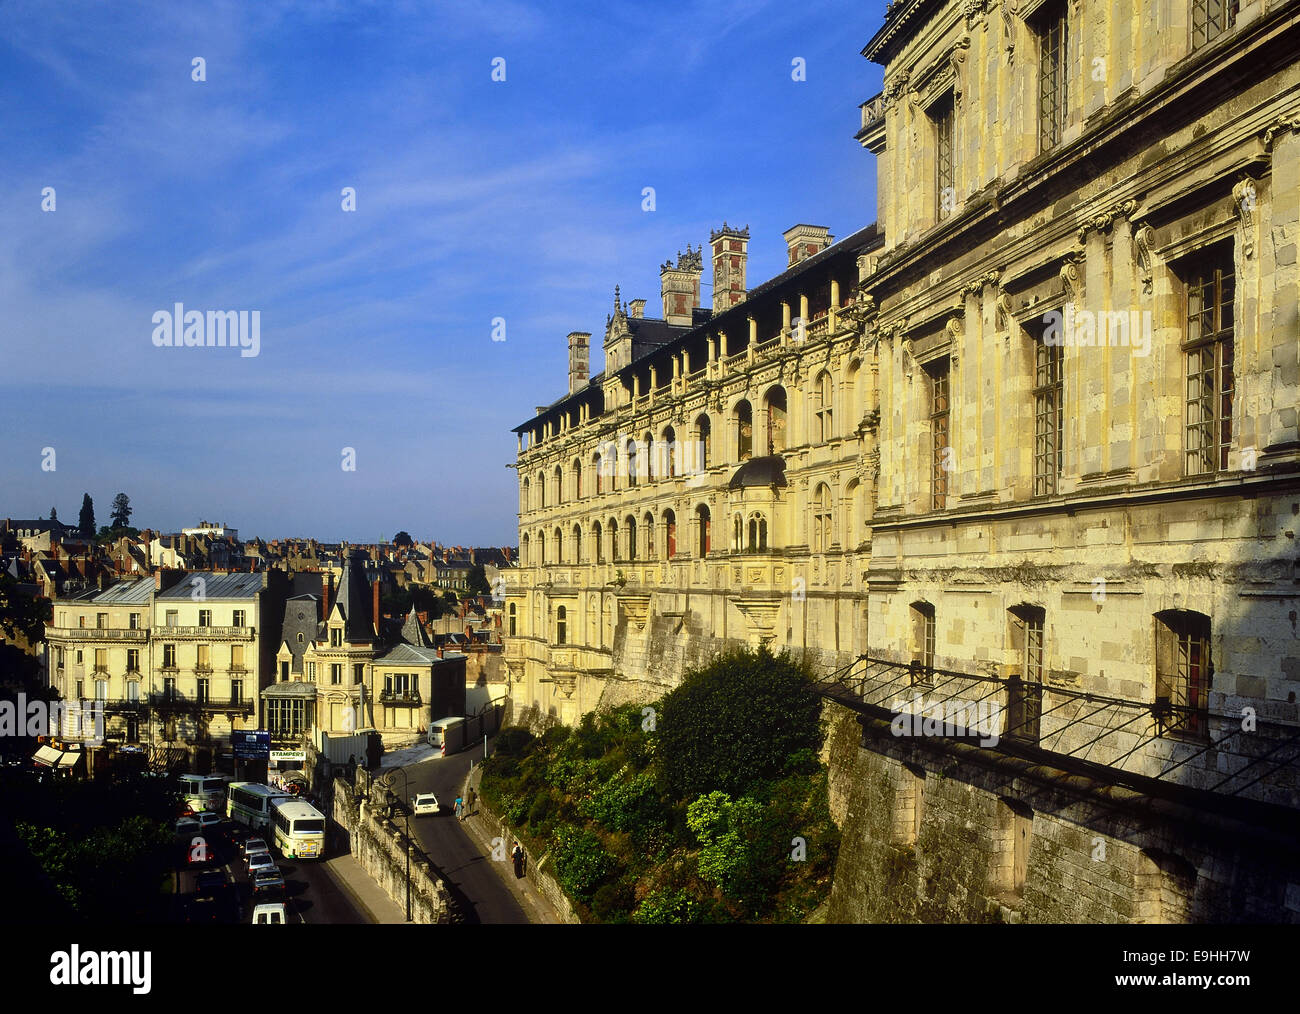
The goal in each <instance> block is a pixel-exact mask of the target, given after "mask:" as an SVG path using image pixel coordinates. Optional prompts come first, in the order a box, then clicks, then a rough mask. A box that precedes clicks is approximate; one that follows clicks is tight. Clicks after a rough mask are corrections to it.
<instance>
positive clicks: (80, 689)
mask: <svg viewBox="0 0 1300 1014" xmlns="http://www.w3.org/2000/svg"><path fill="white" fill-rule="evenodd" d="M85 696H86V681H85V680H77V700H79V701H80V700H82V699H83V698H84V697H85Z"/></svg>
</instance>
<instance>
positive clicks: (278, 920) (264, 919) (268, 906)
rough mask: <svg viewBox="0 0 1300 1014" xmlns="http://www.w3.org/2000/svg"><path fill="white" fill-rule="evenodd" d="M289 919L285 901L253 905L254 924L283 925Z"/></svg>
mask: <svg viewBox="0 0 1300 1014" xmlns="http://www.w3.org/2000/svg"><path fill="white" fill-rule="evenodd" d="M288 921H289V914H288V912H286V911H285V907H284V902H283V901H272V902H265V903H259V904H257V905H254V906H253V925H254V926H282V925H284V924H285V923H287V922H288Z"/></svg>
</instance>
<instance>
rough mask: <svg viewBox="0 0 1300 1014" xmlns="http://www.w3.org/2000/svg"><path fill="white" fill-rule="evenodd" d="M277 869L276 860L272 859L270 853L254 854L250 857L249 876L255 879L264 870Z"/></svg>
mask: <svg viewBox="0 0 1300 1014" xmlns="http://www.w3.org/2000/svg"><path fill="white" fill-rule="evenodd" d="M275 868H276V867H275V860H274V859H272V858H271V853H270V852H254V853H253V854H252V855H250V856H249V857H248V875H249V876H250V877H252V878H254V879H256V877H257V874H258V873H259V872H261V871H262V870H273V869H275Z"/></svg>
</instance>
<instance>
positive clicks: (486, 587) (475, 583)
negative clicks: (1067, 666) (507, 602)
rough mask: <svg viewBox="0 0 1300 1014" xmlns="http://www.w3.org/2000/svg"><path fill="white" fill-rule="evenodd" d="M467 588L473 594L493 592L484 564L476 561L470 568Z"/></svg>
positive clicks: (489, 593)
mask: <svg viewBox="0 0 1300 1014" xmlns="http://www.w3.org/2000/svg"><path fill="white" fill-rule="evenodd" d="M466 588H467V589H468V591H469V593H470V594H471V595H491V594H492V586H491V585H490V584H488V579H487V572H486V571H484V569H483V564H481V563H476V564H474V566H473V567H471V568H470V571H469V578H468V580H467V581H466Z"/></svg>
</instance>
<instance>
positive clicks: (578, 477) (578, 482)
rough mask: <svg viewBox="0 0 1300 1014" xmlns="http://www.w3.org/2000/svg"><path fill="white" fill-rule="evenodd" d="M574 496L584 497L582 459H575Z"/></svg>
mask: <svg viewBox="0 0 1300 1014" xmlns="http://www.w3.org/2000/svg"><path fill="white" fill-rule="evenodd" d="M573 498H574V499H575V500H581V499H582V460H581V459H579V458H574V459H573Z"/></svg>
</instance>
